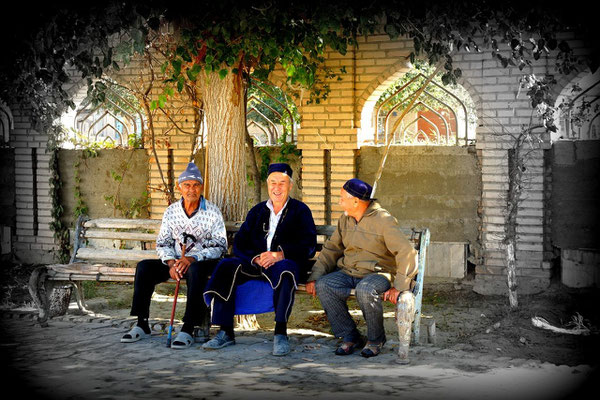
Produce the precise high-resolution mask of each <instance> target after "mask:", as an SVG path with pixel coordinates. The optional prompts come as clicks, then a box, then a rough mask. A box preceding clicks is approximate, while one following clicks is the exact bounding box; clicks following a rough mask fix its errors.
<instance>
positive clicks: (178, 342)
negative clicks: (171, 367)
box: [171, 332, 194, 349]
mask: <svg viewBox="0 0 600 400" xmlns="http://www.w3.org/2000/svg"><path fill="white" fill-rule="evenodd" d="M192 343H194V338H193V337H192V335H190V334H189V333H187V332H179V333H178V334H177V336H176V337H175V340H173V343H171V348H172V349H187V348H188V347H190V346H191V345H192Z"/></svg>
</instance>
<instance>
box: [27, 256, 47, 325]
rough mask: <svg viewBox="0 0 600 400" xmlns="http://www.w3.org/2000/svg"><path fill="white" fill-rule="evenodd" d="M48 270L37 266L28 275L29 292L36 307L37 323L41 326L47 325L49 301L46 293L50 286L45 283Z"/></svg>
mask: <svg viewBox="0 0 600 400" xmlns="http://www.w3.org/2000/svg"><path fill="white" fill-rule="evenodd" d="M47 277H48V271H47V269H46V267H38V268H36V269H35V270H33V272H32V273H31V276H30V277H29V294H30V295H31V297H32V298H33V301H34V302H35V304H36V306H37V307H38V318H37V320H38V323H39V324H40V325H41V326H42V327H47V326H48V316H49V314H50V301H49V299H48V293H49V291H50V290H52V288H51V287H50V286H51V285H49V284H48V285H47V282H49V281H47V279H46V278H47Z"/></svg>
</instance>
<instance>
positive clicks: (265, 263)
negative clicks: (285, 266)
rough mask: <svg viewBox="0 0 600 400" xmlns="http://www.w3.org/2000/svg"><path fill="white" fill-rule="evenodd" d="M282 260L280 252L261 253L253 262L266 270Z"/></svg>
mask: <svg viewBox="0 0 600 400" xmlns="http://www.w3.org/2000/svg"><path fill="white" fill-rule="evenodd" d="M281 260H283V252H282V251H265V252H264V253H261V254H260V255H259V256H258V257H256V259H255V260H254V262H255V263H256V264H258V265H260V266H261V267H263V268H264V269H268V268H269V267H270V266H272V265H273V264H275V263H276V262H277V261H281Z"/></svg>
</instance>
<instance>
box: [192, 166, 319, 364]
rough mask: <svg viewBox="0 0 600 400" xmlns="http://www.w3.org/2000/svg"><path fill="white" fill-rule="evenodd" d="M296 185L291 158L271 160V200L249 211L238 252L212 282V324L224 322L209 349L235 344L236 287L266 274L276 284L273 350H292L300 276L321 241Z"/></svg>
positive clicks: (238, 240)
mask: <svg viewBox="0 0 600 400" xmlns="http://www.w3.org/2000/svg"><path fill="white" fill-rule="evenodd" d="M292 185H293V182H292V169H291V168H290V166H289V165H288V164H285V163H277V164H271V165H270V166H269V172H268V177H267V189H268V192H269V200H267V201H263V202H261V203H259V204H257V205H256V206H254V207H253V208H252V209H251V210H250V211H249V212H248V215H247V216H246V220H245V221H244V223H243V224H242V226H241V227H240V230H239V232H238V233H237V234H236V236H235V240H234V244H233V252H234V257H232V258H225V259H223V260H221V262H219V264H218V265H217V267H216V268H215V270H214V272H213V274H212V277H211V279H210V280H209V282H208V284H207V287H206V291H205V293H204V299H205V301H206V303H207V304H210V302H211V301H213V316H212V324H213V325H218V326H219V327H220V330H219V332H218V333H217V335H216V336H215V337H214V338H213V339H212V340H210V341H208V342H207V343H205V344H204V345H203V346H202V347H203V348H204V349H206V350H215V349H220V348H223V347H225V346H229V345H233V344H235V336H234V332H233V324H234V314H235V308H236V304H235V303H236V295H235V294H236V288H237V287H238V286H239V285H241V284H243V283H245V282H248V281H249V280H262V281H266V282H268V283H269V284H270V286H271V288H272V289H273V291H272V298H273V308H274V311H275V336H274V339H273V355H276V356H282V355H286V354H288V353H289V352H290V346H289V341H288V337H287V321H288V318H289V316H290V314H291V312H292V305H293V304H294V295H295V290H296V289H297V284H298V282H299V280H301V279H302V280H305V277H304V276H305V275H306V272H307V271H308V270H309V269H310V267H311V265H310V261H309V260H310V258H311V257H312V256H313V255H314V254H315V246H316V242H317V236H316V228H315V223H314V220H313V217H312V213H311V211H310V209H309V208H308V206H307V205H306V204H304V203H303V202H301V201H299V200H296V199H293V198H291V197H290V196H289V194H290V190H291V188H292ZM257 296H258V292H257ZM254 300H255V299H253V301H254ZM237 301H247V300H243V299H237Z"/></svg>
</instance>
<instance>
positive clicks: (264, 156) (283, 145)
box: [258, 133, 302, 182]
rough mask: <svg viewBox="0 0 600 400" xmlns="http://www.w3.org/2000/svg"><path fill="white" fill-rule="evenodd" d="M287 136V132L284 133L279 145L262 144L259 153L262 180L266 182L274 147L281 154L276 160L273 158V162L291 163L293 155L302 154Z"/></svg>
mask: <svg viewBox="0 0 600 400" xmlns="http://www.w3.org/2000/svg"><path fill="white" fill-rule="evenodd" d="M286 136H287V134H286V133H284V134H283V135H282V136H281V138H279V141H278V142H279V146H277V147H270V146H262V147H259V148H258V155H259V156H260V168H259V172H260V179H261V181H263V182H265V181H266V180H267V173H268V171H269V164H271V152H272V151H273V149H277V148H278V149H279V155H278V156H277V157H275V160H273V162H278V163H289V162H290V161H291V160H292V157H298V156H300V155H301V154H302V152H301V151H300V150H298V147H297V146H296V145H295V144H293V143H290V142H287V141H286V140H285V139H286ZM290 156H291V157H290Z"/></svg>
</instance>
